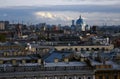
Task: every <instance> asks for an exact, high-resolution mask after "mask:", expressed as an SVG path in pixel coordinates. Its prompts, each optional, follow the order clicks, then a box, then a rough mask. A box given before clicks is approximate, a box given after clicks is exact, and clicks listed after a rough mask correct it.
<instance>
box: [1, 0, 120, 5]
mask: <svg viewBox="0 0 120 79" xmlns="http://www.w3.org/2000/svg"><path fill="white" fill-rule="evenodd" d="M75 4H87V5H116V4H120V0H0V7H7V6H42V5H75Z"/></svg>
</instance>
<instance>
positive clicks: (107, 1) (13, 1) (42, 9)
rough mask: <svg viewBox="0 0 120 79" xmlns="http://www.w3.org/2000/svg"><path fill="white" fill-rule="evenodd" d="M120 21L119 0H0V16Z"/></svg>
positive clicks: (65, 22) (68, 22)
mask: <svg viewBox="0 0 120 79" xmlns="http://www.w3.org/2000/svg"><path fill="white" fill-rule="evenodd" d="M80 15H81V16H82V18H83V19H84V21H85V23H86V24H88V25H103V24H107V25H120V0H0V20H9V21H11V22H13V21H14V22H25V23H33V24H34V23H40V22H46V23H48V24H62V25H71V20H77V19H78V18H79V16H80Z"/></svg>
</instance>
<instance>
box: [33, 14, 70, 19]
mask: <svg viewBox="0 0 120 79" xmlns="http://www.w3.org/2000/svg"><path fill="white" fill-rule="evenodd" d="M34 15H35V16H36V18H43V19H52V20H64V21H66V20H72V18H71V17H69V16H66V15H64V14H61V13H56V12H35V13H34Z"/></svg>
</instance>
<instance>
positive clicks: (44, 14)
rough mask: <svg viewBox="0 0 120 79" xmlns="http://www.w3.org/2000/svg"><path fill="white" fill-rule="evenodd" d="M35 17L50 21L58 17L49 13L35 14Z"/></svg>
mask: <svg viewBox="0 0 120 79" xmlns="http://www.w3.org/2000/svg"><path fill="white" fill-rule="evenodd" d="M35 15H36V16H37V17H38V18H49V19H55V18H56V15H53V14H51V13H49V12H35Z"/></svg>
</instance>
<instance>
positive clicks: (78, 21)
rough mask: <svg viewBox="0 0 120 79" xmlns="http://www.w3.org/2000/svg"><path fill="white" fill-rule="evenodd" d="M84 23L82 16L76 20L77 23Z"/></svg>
mask: <svg viewBox="0 0 120 79" xmlns="http://www.w3.org/2000/svg"><path fill="white" fill-rule="evenodd" d="M82 24H83V19H82V18H81V16H80V17H79V19H78V20H77V21H76V25H82Z"/></svg>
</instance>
